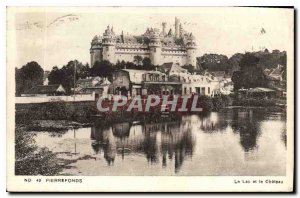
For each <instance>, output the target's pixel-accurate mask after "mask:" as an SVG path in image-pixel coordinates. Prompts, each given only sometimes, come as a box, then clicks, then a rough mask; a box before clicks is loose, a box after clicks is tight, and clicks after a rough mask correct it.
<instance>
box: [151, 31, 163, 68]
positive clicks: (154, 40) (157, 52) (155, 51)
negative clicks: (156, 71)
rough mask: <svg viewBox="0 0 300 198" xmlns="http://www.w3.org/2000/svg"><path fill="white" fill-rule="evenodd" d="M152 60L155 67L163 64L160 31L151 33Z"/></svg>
mask: <svg viewBox="0 0 300 198" xmlns="http://www.w3.org/2000/svg"><path fill="white" fill-rule="evenodd" d="M149 48H150V60H151V63H152V64H153V65H159V64H161V42H160V37H159V30H158V29H154V30H153V31H151V33H150V43H149Z"/></svg>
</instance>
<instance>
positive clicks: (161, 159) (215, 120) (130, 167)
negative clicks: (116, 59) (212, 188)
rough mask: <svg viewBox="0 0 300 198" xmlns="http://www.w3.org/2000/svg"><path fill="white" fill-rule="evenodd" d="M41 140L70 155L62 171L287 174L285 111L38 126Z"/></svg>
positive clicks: (91, 173)
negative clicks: (55, 128)
mask: <svg viewBox="0 0 300 198" xmlns="http://www.w3.org/2000/svg"><path fill="white" fill-rule="evenodd" d="M34 134H35V136H34V139H35V141H36V144H37V146H39V147H47V148H48V149H49V150H50V151H52V152H54V153H57V157H58V158H60V159H64V160H67V161H69V162H70V163H69V164H68V165H67V166H66V167H65V168H64V170H63V171H62V173H61V174H63V175H82V176H100V175H103V176H105V175H107V176H111V175H118V176H123V175H124V176H125V175H147V176H151V175H159V176H170V175H178V176H179V175H189V176H221V175H223V176H227V175H228V176H234V175H236V176H242V175H245V176H246V175H253V176H260V175H261V176H263V175H268V176H271V175H276V176H277V175H285V174H286V154H287V153H286V115H285V113H282V112H274V111H271V110H268V109H265V108H226V109H222V110H221V111H219V112H211V113H207V114H205V115H203V114H200V115H182V116H174V117H166V118H159V119H156V120H153V121H149V119H145V118H139V119H137V120H136V121H131V122H125V121H124V122H116V123H103V121H101V119H99V120H95V121H94V125H93V126H92V127H88V128H80V129H72V130H68V131H64V132H59V133H57V132H34Z"/></svg>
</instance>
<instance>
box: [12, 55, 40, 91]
mask: <svg viewBox="0 0 300 198" xmlns="http://www.w3.org/2000/svg"><path fill="white" fill-rule="evenodd" d="M15 71H16V73H15V78H16V95H17V96H19V95H20V94H21V93H24V91H26V90H28V89H31V88H33V87H35V86H36V85H42V84H43V76H44V70H43V69H42V67H41V66H40V65H39V64H38V63H37V62H35V61H32V62H29V63H27V64H26V65H24V66H23V67H22V68H21V69H17V68H16V69H15Z"/></svg>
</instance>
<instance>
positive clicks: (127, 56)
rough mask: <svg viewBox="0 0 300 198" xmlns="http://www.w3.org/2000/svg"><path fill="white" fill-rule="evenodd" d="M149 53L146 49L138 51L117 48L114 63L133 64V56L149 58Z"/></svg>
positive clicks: (137, 49)
mask: <svg viewBox="0 0 300 198" xmlns="http://www.w3.org/2000/svg"><path fill="white" fill-rule="evenodd" d="M149 54H150V51H149V50H148V49H140V48H119V49H118V48H117V49H116V56H115V59H116V61H118V60H119V61H120V62H121V61H125V62H127V61H129V62H134V56H137V55H138V56H141V57H142V58H145V57H148V58H149V57H150V55H149Z"/></svg>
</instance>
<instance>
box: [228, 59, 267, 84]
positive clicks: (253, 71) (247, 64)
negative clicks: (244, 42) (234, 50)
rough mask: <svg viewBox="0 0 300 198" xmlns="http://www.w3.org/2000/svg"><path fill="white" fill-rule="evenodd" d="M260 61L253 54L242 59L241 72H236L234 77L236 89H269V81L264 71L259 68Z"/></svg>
mask: <svg viewBox="0 0 300 198" xmlns="http://www.w3.org/2000/svg"><path fill="white" fill-rule="evenodd" d="M259 61H260V59H259V58H258V57H257V56H255V55H254V54H251V53H246V54H245V55H244V56H243V58H242V59H241V63H240V67H241V71H235V72H234V73H233V75H232V78H231V79H232V82H233V83H234V89H235V90H237V89H240V88H245V89H247V88H254V87H267V81H266V78H265V75H264V73H263V69H262V68H261V67H260V66H259Z"/></svg>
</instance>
